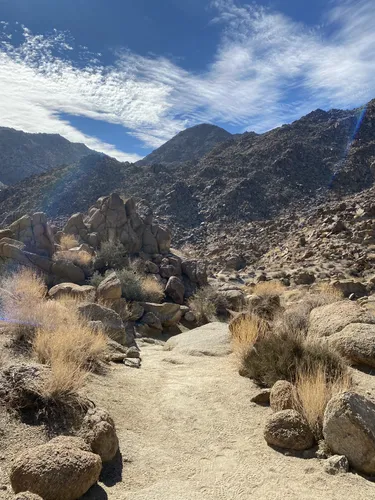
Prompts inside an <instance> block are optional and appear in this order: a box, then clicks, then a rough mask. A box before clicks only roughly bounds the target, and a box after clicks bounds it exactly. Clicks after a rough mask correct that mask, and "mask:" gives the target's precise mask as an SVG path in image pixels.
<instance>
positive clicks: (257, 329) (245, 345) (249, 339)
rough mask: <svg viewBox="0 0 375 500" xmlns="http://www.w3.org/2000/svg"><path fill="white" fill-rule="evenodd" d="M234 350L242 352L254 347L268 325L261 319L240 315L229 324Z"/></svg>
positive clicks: (267, 328) (246, 314) (266, 331)
mask: <svg viewBox="0 0 375 500" xmlns="http://www.w3.org/2000/svg"><path fill="white" fill-rule="evenodd" d="M229 330H230V332H231V335H232V343H233V347H234V350H235V351H237V352H243V351H244V350H248V349H250V348H252V347H253V346H254V344H255V343H256V342H257V341H258V340H259V339H260V338H262V337H264V336H265V335H266V334H267V333H268V330H269V324H268V323H267V322H266V321H264V320H263V319H261V318H259V317H258V316H255V315H253V314H248V313H240V314H238V316H237V317H236V318H234V319H233V320H232V321H231V322H230V324H229Z"/></svg>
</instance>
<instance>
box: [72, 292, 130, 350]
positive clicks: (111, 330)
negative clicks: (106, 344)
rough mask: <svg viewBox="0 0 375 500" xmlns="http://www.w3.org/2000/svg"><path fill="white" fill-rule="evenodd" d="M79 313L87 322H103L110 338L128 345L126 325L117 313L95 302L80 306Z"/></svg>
mask: <svg viewBox="0 0 375 500" xmlns="http://www.w3.org/2000/svg"><path fill="white" fill-rule="evenodd" d="M78 312H79V313H80V314H81V315H82V316H84V317H85V318H86V319H87V321H101V322H102V323H103V326H104V331H105V332H106V334H107V335H108V337H109V338H111V339H112V340H115V341H116V342H118V343H119V344H122V345H125V344H126V334H125V325H124V323H123V322H122V319H121V317H120V315H119V314H117V312H115V311H114V310H113V309H109V308H108V307H104V306H102V305H100V304H96V303H93V302H89V303H84V304H81V305H79V306H78Z"/></svg>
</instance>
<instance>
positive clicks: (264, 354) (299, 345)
mask: <svg viewBox="0 0 375 500" xmlns="http://www.w3.org/2000/svg"><path fill="white" fill-rule="evenodd" d="M318 367H322V368H323V369H324V370H325V372H326V373H327V376H329V377H332V378H335V377H337V376H340V375H341V374H343V373H346V370H347V365H346V363H345V361H344V360H343V359H342V358H341V356H339V355H338V354H337V353H336V352H334V351H332V350H330V349H329V347H328V346H326V345H323V344H318V343H311V342H308V341H306V340H305V339H304V338H303V336H302V335H293V334H290V333H287V332H285V331H284V332H280V333H276V332H270V333H268V334H267V335H265V336H263V337H261V338H259V339H258V340H257V341H256V342H255V344H254V345H253V347H251V348H249V349H248V350H247V351H245V352H244V354H243V356H242V363H241V368H240V373H241V375H244V376H247V377H249V378H251V379H253V380H254V381H255V382H256V383H258V384H259V385H261V386H265V387H271V386H272V385H273V384H274V383H275V382H277V381H278V380H288V381H289V382H294V381H295V380H296V377H297V373H298V371H299V370H303V371H306V372H308V371H311V370H312V371H314V370H316V369H317V368H318Z"/></svg>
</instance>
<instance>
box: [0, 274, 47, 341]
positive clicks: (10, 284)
mask: <svg viewBox="0 0 375 500" xmlns="http://www.w3.org/2000/svg"><path fill="white" fill-rule="evenodd" d="M46 293H47V287H46V285H45V282H44V280H43V278H42V277H41V276H39V275H38V274H37V273H35V272H34V271H32V270H31V269H28V268H21V269H19V270H18V271H17V272H15V273H13V274H11V275H8V276H6V277H5V278H3V279H2V281H1V283H0V302H1V306H0V307H1V318H2V322H3V323H4V325H6V326H7V328H8V330H10V331H12V332H13V334H14V335H15V337H18V338H23V337H25V338H26V339H27V338H28V337H29V336H30V335H32V334H33V332H34V329H35V327H36V326H38V325H39V324H40V319H41V318H40V317H41V315H43V313H42V311H41V303H42V301H43V299H44V298H45V296H46Z"/></svg>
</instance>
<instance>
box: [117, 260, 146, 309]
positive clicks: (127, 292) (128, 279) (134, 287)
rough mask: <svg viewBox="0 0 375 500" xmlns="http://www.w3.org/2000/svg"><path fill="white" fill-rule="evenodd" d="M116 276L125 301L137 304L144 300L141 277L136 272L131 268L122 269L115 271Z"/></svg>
mask: <svg viewBox="0 0 375 500" xmlns="http://www.w3.org/2000/svg"><path fill="white" fill-rule="evenodd" d="M116 275H117V277H118V279H119V280H120V282H121V288H122V296H123V297H125V299H127V300H130V301H137V302H142V301H143V300H144V295H143V289H142V277H141V275H140V274H139V273H137V271H135V270H134V269H131V268H124V269H120V270H117V271H116Z"/></svg>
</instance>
